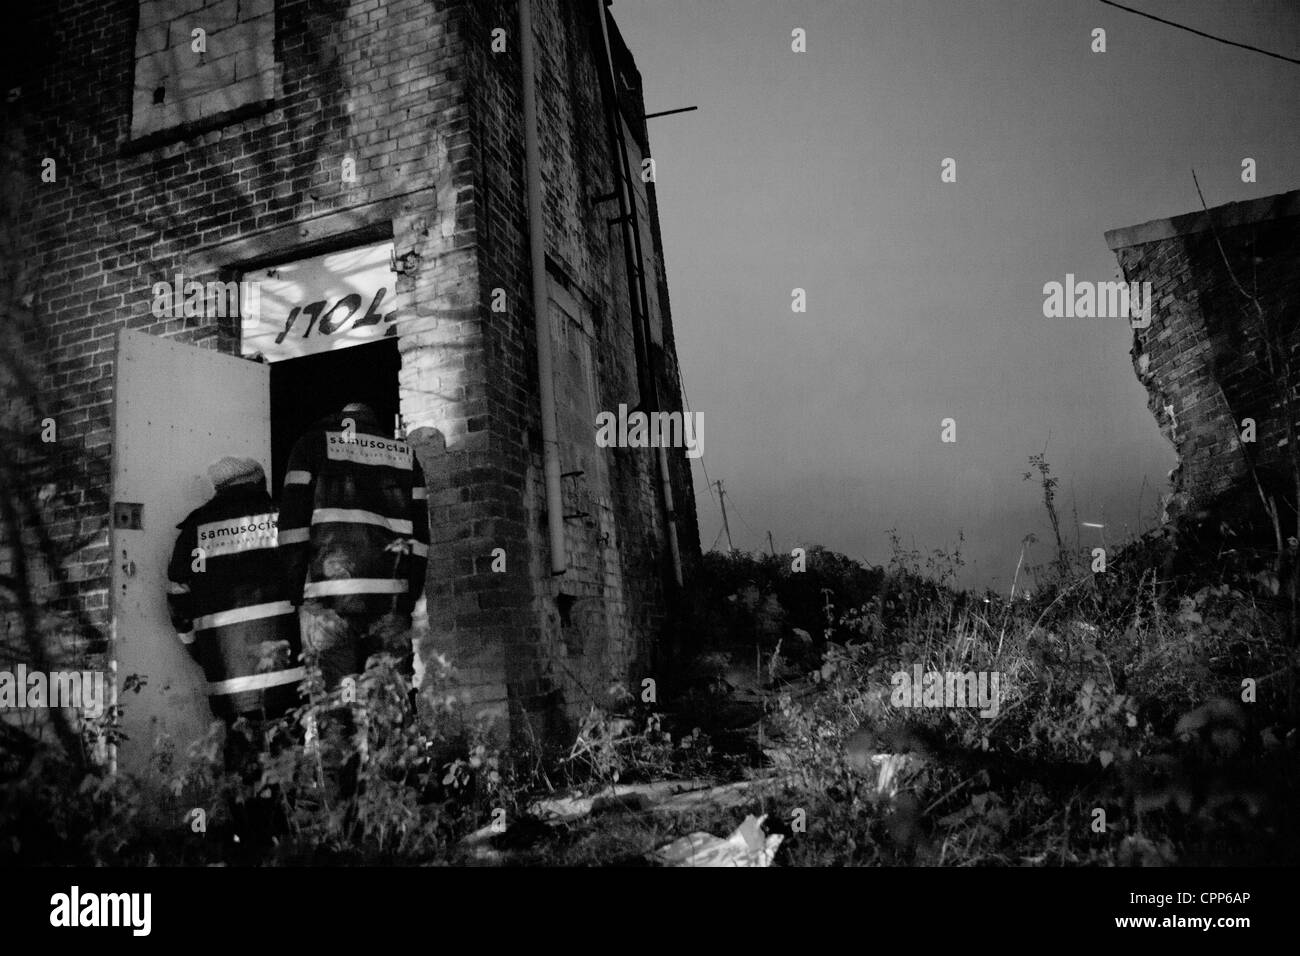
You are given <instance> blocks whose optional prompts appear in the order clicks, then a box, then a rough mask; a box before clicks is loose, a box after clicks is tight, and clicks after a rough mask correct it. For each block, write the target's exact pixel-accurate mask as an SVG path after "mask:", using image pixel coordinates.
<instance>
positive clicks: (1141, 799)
mask: <svg viewBox="0 0 1300 956" xmlns="http://www.w3.org/2000/svg"><path fill="white" fill-rule="evenodd" d="M1031 467H1032V468H1033V471H1032V472H1031V473H1030V477H1036V478H1037V480H1039V481H1040V482H1042V483H1043V487H1044V497H1045V502H1046V503H1047V504H1049V505H1050V504H1051V502H1052V496H1051V490H1052V486H1051V485H1049V484H1048V482H1052V481H1054V480H1053V479H1052V478H1051V474H1050V469H1049V468H1048V466H1047V463H1046V461H1045V460H1044V459H1042V458H1041V456H1039V457H1037V460H1036V461H1035V460H1031ZM1050 511H1051V509H1050V508H1049V513H1050ZM1215 534H1216V535H1217V538H1216V539H1215V540H1216V541H1217V543H1216V544H1215V545H1214V547H1213V548H1209V547H1206V541H1207V539H1206V538H1205V532H1204V529H1203V528H1201V527H1200V526H1199V525H1191V524H1183V525H1178V526H1171V527H1168V528H1165V529H1163V530H1161V531H1158V532H1155V533H1152V534H1149V535H1146V536H1144V537H1142V538H1140V539H1138V540H1135V541H1133V542H1131V543H1130V544H1128V545H1127V546H1125V547H1123V548H1121V549H1119V550H1117V551H1116V552H1115V553H1113V554H1110V555H1108V556H1107V559H1106V563H1105V570H1104V571H1096V570H1094V569H1095V568H1096V567H1097V563H1096V559H1095V556H1094V555H1092V554H1091V553H1085V552H1082V551H1081V552H1078V553H1075V552H1072V551H1070V550H1068V549H1067V547H1066V545H1065V544H1064V542H1063V541H1062V539H1061V538H1060V536H1057V537H1056V543H1057V548H1056V552H1055V554H1053V555H1052V556H1051V558H1050V559H1049V560H1048V561H1046V562H1045V563H1044V564H1042V565H1041V566H1037V567H1032V566H1031V567H1028V568H1025V569H1023V572H1019V571H1018V578H1019V583H1020V589H1019V591H1017V592H1014V596H1013V595H1012V594H994V593H991V592H990V593H983V594H978V593H973V592H969V591H961V590H958V589H957V588H956V587H955V585H954V582H955V581H956V579H957V574H958V571H959V569H960V566H961V556H960V553H959V552H958V553H955V554H944V553H930V554H923V553H919V552H917V551H915V550H909V549H906V548H904V547H903V546H902V544H901V542H900V541H899V540H898V538H897V537H895V538H894V540H893V554H892V557H891V560H890V561H889V563H888V565H887V566H886V567H883V568H867V567H864V566H862V565H860V564H858V563H857V562H855V561H852V560H850V559H848V558H845V557H844V556H842V555H838V554H835V553H833V552H830V551H826V550H825V549H821V548H813V549H810V550H809V552H808V553H807V555H806V556H805V559H804V561H802V562H800V561H797V560H796V561H791V560H790V559H787V558H781V559H778V558H775V557H771V556H762V555H738V554H718V553H711V554H709V555H706V556H705V560H704V563H703V568H702V570H701V573H700V574H699V576H698V578H697V580H696V581H695V583H694V593H693V596H692V600H693V604H694V607H695V609H696V610H695V613H694V619H695V622H696V626H695V630H694V633H693V634H692V635H690V637H691V642H690V643H692V644H693V645H694V646H695V647H696V648H697V649H698V652H697V653H696V654H695V655H694V656H693V657H692V658H691V659H690V660H689V661H688V662H687V663H686V664H685V665H684V666H683V667H681V668H680V669H679V670H678V672H676V673H674V674H671V675H664V680H663V681H662V686H661V690H660V694H659V695H658V697H657V698H656V699H644V695H635V694H633V693H629V692H627V691H626V690H622V691H621V692H620V693H618V694H616V695H615V696H614V697H613V698H612V700H613V702H612V703H606V705H605V706H596V705H593V706H592V707H591V709H590V711H589V713H588V715H587V717H586V719H585V720H584V721H582V722H581V724H580V726H578V727H577V728H576V729H575V733H574V736H573V740H572V743H571V745H570V746H569V747H568V749H567V750H564V751H562V752H560V753H558V754H555V755H551V756H546V757H544V756H541V755H540V754H538V753H529V752H512V753H509V754H507V753H503V752H501V751H498V750H497V749H494V748H495V746H496V741H498V740H499V738H495V737H492V736H491V735H490V731H491V728H490V727H483V726H478V727H476V726H473V725H471V724H470V723H468V722H467V721H466V719H465V717H464V715H463V714H462V713H460V712H459V708H458V707H457V706H456V705H455V703H454V698H453V695H452V694H451V693H450V691H449V688H450V686H451V683H450V681H451V677H452V674H451V671H450V669H449V668H448V667H447V666H446V663H445V662H442V661H439V660H436V659H435V660H432V661H430V662H428V672H427V674H426V680H425V682H424V685H423V687H422V690H421V693H420V695H419V699H418V701H417V702H416V706H414V707H413V706H412V703H411V701H410V700H409V699H408V698H407V696H406V694H405V692H404V689H403V688H402V686H401V685H400V679H399V678H398V677H397V676H396V675H395V673H394V672H393V671H392V670H391V661H389V660H387V659H386V658H376V659H374V660H372V662H371V667H370V669H369V670H368V671H367V672H366V674H365V675H364V676H363V677H362V679H361V680H360V681H358V683H357V685H356V690H355V696H356V702H355V703H346V702H345V699H344V698H343V697H341V696H340V695H341V694H342V691H335V692H334V694H333V695H324V694H321V693H319V688H316V691H317V693H316V695H315V696H316V703H314V704H304V705H303V707H302V708H300V709H299V711H298V712H296V713H295V714H294V715H292V717H291V718H290V719H288V720H286V721H285V723H284V727H283V729H282V731H281V733H280V735H279V740H280V745H279V746H277V747H276V748H274V749H273V752H272V753H270V754H267V755H264V756H263V758H262V764H261V767H260V771H258V772H256V773H253V774H249V775H246V776H245V777H236V776H232V775H229V774H226V773H224V771H223V769H222V768H223V759H222V753H223V748H222V741H221V738H222V727H221V725H219V724H218V725H216V726H215V727H214V730H213V733H212V734H211V735H210V736H209V737H208V738H207V739H206V740H204V741H201V742H199V743H198V744H196V745H195V746H194V747H193V748H192V750H191V752H190V753H189V754H186V755H178V754H174V753H165V752H164V753H159V754H158V755H157V756H158V769H159V771H160V774H161V776H160V778H159V779H160V780H161V784H160V785H146V784H144V783H141V782H140V781H138V780H135V779H133V778H131V777H128V776H125V775H119V776H116V777H113V776H107V775H104V774H103V773H102V772H101V771H100V770H98V769H95V768H94V767H93V766H92V767H90V768H82V767H81V766H79V765H78V763H77V761H75V760H70V759H67V758H66V757H63V756H61V753H60V750H59V748H58V747H57V746H55V745H54V742H51V743H50V744H49V745H42V746H40V747H37V748H35V749H34V750H31V751H30V752H21V753H20V752H17V751H12V750H11V751H10V752H9V753H8V754H7V755H6V758H5V763H4V765H3V767H2V768H0V769H2V771H3V773H4V775H5V781H4V787H3V791H2V796H0V800H2V801H3V803H2V804H0V855H3V856H5V857H8V858H9V859H12V860H17V861H21V862H42V863H48V862H74V861H76V862H93V863H101V864H116V863H136V862H139V863H158V864H171V863H204V862H227V863H259V864H293V863H329V862H347V863H381V862H383V863H417V864H418V863H463V862H471V861H473V860H474V859H476V858H477V857H476V856H475V854H474V853H472V852H471V851H470V850H469V849H468V848H467V847H468V845H467V844H466V842H465V841H464V838H465V837H467V836H468V835H470V834H471V833H473V832H474V831H479V836H480V837H484V836H485V835H486V845H488V846H490V847H491V848H492V853H493V854H494V856H493V858H494V859H497V860H502V861H505V862H513V863H521V864H570V865H574V864H576V865H599V864H606V865H608V864H622V865H629V864H641V863H645V861H646V854H648V853H649V852H650V851H652V850H654V849H655V848H656V847H659V846H662V845H664V844H666V843H668V842H670V841H671V840H673V839H675V838H676V837H678V836H681V835H682V834H684V833H687V832H690V831H692V830H707V831H709V832H713V833H715V834H718V835H720V836H722V835H726V834H727V833H728V832H730V831H731V830H732V829H734V828H735V826H736V825H737V824H739V823H740V821H741V820H742V819H743V818H744V816H745V815H746V814H747V813H755V814H767V823H766V825H767V827H768V828H769V830H777V831H780V832H782V833H784V834H785V842H784V843H783V845H782V848H781V850H780V851H779V852H778V855H777V862H778V863H784V864H793V865H845V864H849V865H876V864H916V865H990V864H994V865H1035V866H1056V865H1139V864H1168V863H1188V864H1191V863H1209V864H1215V863H1245V864H1252V863H1256V864H1258V863H1294V862H1296V860H1297V857H1298V856H1300V854H1297V852H1296V851H1297V847H1298V846H1300V840H1298V837H1300V833H1297V828H1296V822H1295V810H1294V807H1295V806H1296V805H1297V801H1296V796H1297V792H1298V790H1300V774H1298V773H1297V770H1298V767H1297V758H1298V756H1300V754H1298V751H1297V733H1296V730H1295V727H1296V721H1295V715H1294V713H1293V712H1292V711H1291V710H1290V708H1289V700H1288V694H1287V687H1288V685H1289V682H1290V676H1291V672H1292V670H1293V668H1294V666H1295V656H1294V649H1293V648H1292V647H1291V645H1290V644H1289V642H1288V640H1287V632H1288V625H1289V608H1288V606H1287V603H1288V601H1289V597H1288V595H1286V594H1285V593H1284V592H1283V590H1282V589H1281V588H1280V587H1279V581H1278V578H1277V573H1276V561H1275V556H1274V555H1272V554H1271V553H1270V552H1269V551H1268V549H1267V547H1259V548H1255V547H1252V546H1250V541H1251V540H1253V539H1251V538H1250V536H1249V535H1248V534H1246V532H1245V531H1244V530H1243V531H1242V533H1241V534H1240V535H1238V534H1235V533H1233V532H1232V529H1231V528H1226V529H1225V528H1224V527H1223V526H1222V525H1220V526H1219V527H1218V528H1217V529H1216V531H1215ZM792 565H793V566H792ZM917 668H919V669H920V671H921V672H923V673H924V672H932V671H933V672H939V673H954V674H967V673H970V674H972V675H977V674H981V673H983V674H985V675H994V674H996V675H997V677H998V682H999V689H1000V691H1001V694H1000V699H999V700H998V702H997V707H996V711H995V712H994V713H986V714H985V715H984V716H981V714H980V713H979V708H978V707H976V706H944V707H938V706H920V707H901V706H899V699H898V697H897V688H896V684H897V677H896V675H899V674H903V673H906V674H909V675H911V674H913V673H915V670H916V669H917ZM966 703H969V704H973V701H968V702H966ZM123 706H127V707H129V706H130V695H129V694H127V695H126V698H125V700H124V704H123ZM341 706H348V707H353V708H354V709H355V710H356V713H357V715H358V722H357V728H358V729H357V732H356V734H355V735H354V737H353V738H351V739H347V740H339V739H337V738H335V737H332V736H331V735H328V734H325V733H322V732H320V730H319V726H318V724H319V721H320V720H323V719H324V717H325V714H326V712H327V711H329V710H330V709H331V708H337V707H341ZM119 717H120V714H113V713H110V714H109V715H107V716H106V718H105V722H104V723H103V725H102V726H98V727H95V728H88V730H89V731H90V732H95V733H102V732H105V731H107V732H108V733H109V734H112V733H114V732H116V730H115V726H116V722H117V719H118V718H119ZM313 725H317V731H316V733H314V734H312V735H308V736H309V738H310V739H309V740H308V741H306V742H305V741H304V734H303V728H305V727H308V726H313ZM237 729H238V728H237ZM758 778H768V782H767V784H766V785H765V786H764V787H763V788H761V789H760V790H755V791H754V793H753V795H752V796H748V797H745V798H744V799H742V800H740V801H739V802H737V801H732V802H730V803H728V804H727V805H721V804H710V803H709V802H708V801H704V802H701V803H699V804H697V805H693V806H692V807H691V808H690V809H688V810H684V811H680V812H677V813H675V814H665V813H663V812H657V811H656V809H655V808H654V807H653V806H651V805H649V804H648V803H646V802H645V801H643V800H639V799H633V797H636V795H637V791H636V789H635V787H633V788H631V791H632V792H629V786H628V785H635V784H649V783H651V782H653V781H677V782H679V783H680V785H681V786H683V787H687V786H701V785H704V784H726V783H729V782H733V781H742V780H754V779H758ZM354 779H355V782H353V781H354ZM646 792H649V790H648V789H647V790H646ZM582 794H586V795H589V796H593V797H596V798H598V800H597V802H596V803H595V804H594V805H592V807H591V809H592V810H593V812H590V813H586V814H585V815H584V814H579V815H577V816H574V817H573V818H566V819H564V820H562V821H559V822H557V821H555V820H551V821H549V822H547V821H546V819H545V817H546V814H545V813H542V812H539V810H538V806H539V805H538V801H539V800H542V799H545V798H557V797H563V796H566V795H582ZM200 811H201V813H200ZM200 820H201V821H202V826H200V825H199V821H200ZM494 825H495V826H494ZM498 831H499V832H498ZM236 834H239V835H240V838H239V840H238V841H236V839H235V836H236ZM480 842H481V841H480Z"/></svg>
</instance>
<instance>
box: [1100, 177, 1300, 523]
mask: <svg viewBox="0 0 1300 956" xmlns="http://www.w3.org/2000/svg"><path fill="white" fill-rule="evenodd" d="M1106 238H1107V241H1108V242H1109V243H1110V246H1111V248H1112V249H1113V250H1114V251H1115V253H1116V255H1117V257H1118V259H1119V264H1120V268H1121V269H1122V270H1123V273H1124V277H1125V278H1126V279H1128V280H1129V281H1133V282H1141V281H1149V282H1150V283H1151V289H1152V300H1153V302H1152V309H1151V322H1150V325H1149V326H1148V327H1146V328H1141V329H1135V330H1134V333H1133V350H1132V356H1133V365H1134V369H1135V370H1136V371H1137V374H1138V377H1139V379H1140V380H1141V381H1142V383H1143V385H1145V386H1146V388H1147V390H1148V392H1149V395H1150V398H1149V404H1150V407H1151V411H1152V413H1153V414H1154V415H1155V416H1156V419H1157V420H1158V421H1159V423H1160V427H1161V430H1162V432H1163V433H1164V434H1165V436H1166V437H1167V438H1169V440H1170V441H1171V442H1172V443H1173V445H1174V448H1175V449H1176V451H1177V452H1178V459H1179V465H1178V467H1177V468H1176V469H1175V474H1174V499H1173V501H1172V502H1171V505H1172V507H1171V508H1170V512H1171V514H1177V513H1187V512H1196V511H1200V510H1203V509H1207V508H1210V507H1212V506H1215V505H1216V504H1227V503H1229V502H1228V501H1227V500H1225V499H1226V498H1228V499H1232V502H1233V503H1235V504H1238V505H1242V504H1250V502H1251V501H1252V500H1253V501H1254V502H1258V500H1259V499H1258V494H1259V490H1258V488H1257V487H1256V478H1258V479H1259V484H1260V485H1261V486H1263V488H1264V489H1265V492H1266V494H1269V495H1272V496H1274V497H1276V499H1277V500H1278V501H1282V500H1289V499H1292V498H1294V492H1293V491H1292V490H1291V489H1290V488H1289V485H1290V481H1291V479H1290V478H1289V473H1290V467H1291V466H1290V454H1291V452H1290V449H1289V447H1288V441H1287V428H1286V416H1285V414H1284V413H1283V396H1284V394H1285V393H1284V390H1283V389H1282V387H1281V384H1280V378H1279V376H1278V375H1276V374H1275V373H1274V372H1273V371H1272V370H1270V364H1269V358H1268V355H1267V350H1266V347H1265V337H1264V334H1263V330H1264V328H1265V326H1264V325H1263V324H1262V323H1264V322H1268V323H1272V324H1273V327H1275V328H1276V329H1277V331H1278V335H1277V337H1276V340H1277V341H1278V342H1279V343H1280V344H1281V346H1282V348H1284V349H1285V350H1288V351H1290V352H1291V353H1292V355H1293V356H1295V357H1294V358H1293V362H1296V363H1297V370H1298V372H1300V354H1297V350H1298V349H1300V330H1297V322H1296V319H1297V316H1298V315H1300V191H1296V192H1290V193H1284V194H1282V195H1278V196H1270V197H1267V198H1264V199H1259V200H1254V201H1251V202H1242V203H1232V204H1228V205H1225V206H1219V207H1217V208H1214V209H1211V210H1210V211H1209V214H1208V216H1207V214H1206V213H1205V212H1204V211H1201V212H1196V213H1191V214H1188V215H1185V216H1179V217H1177V218H1174V219H1169V220H1158V221H1155V222H1150V223H1145V224H1143V225H1140V226H1134V227H1131V228H1127V229H1117V230H1114V231H1112V232H1109V233H1107V237H1106ZM1225 256H1226V263H1225ZM1234 276H1235V279H1234ZM1239 286H1240V287H1239ZM1256 303H1258V309H1257V307H1256ZM1260 310H1262V314H1263V319H1261V312H1260ZM1278 368H1280V365H1279V366H1278ZM1298 385H1300V383H1295V382H1293V383H1292V392H1293V396H1295V391H1296V388H1297V386H1298ZM1295 407H1297V408H1300V400H1297V402H1296V405H1295ZM1247 419H1251V420H1253V421H1254V422H1255V441H1254V442H1249V441H1247V442H1243V441H1242V436H1243V434H1246V435H1249V432H1248V430H1247V426H1245V425H1244V423H1245V422H1246V420H1247Z"/></svg>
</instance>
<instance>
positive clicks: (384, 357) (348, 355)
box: [271, 337, 402, 501]
mask: <svg viewBox="0 0 1300 956" xmlns="http://www.w3.org/2000/svg"><path fill="white" fill-rule="evenodd" d="M401 367H402V357H401V355H400V354H399V353H398V351H397V339H396V338H395V337H394V338H385V339H381V340H380V341H378V342H367V343H366V344H365V345H354V346H352V347H350V348H345V349H335V350H334V351H331V352H318V353H317V354H315V355H305V356H303V357H302V358H296V359H287V360H285V361H283V362H274V363H272V365H271V494H272V496H273V497H274V498H275V499H276V500H277V501H279V499H280V489H281V488H282V487H283V485H284V473H285V471H286V470H287V467H286V466H287V464H288V461H289V452H291V451H292V450H293V445H294V442H296V441H297V440H298V438H299V437H300V436H301V435H302V433H303V432H305V431H306V430H307V429H308V428H310V427H311V426H312V425H313V424H315V423H316V422H317V421H318V420H319V419H321V418H323V417H324V416H326V415H333V414H335V413H336V412H338V411H339V410H340V409H342V408H343V406H344V405H346V404H348V403H349V402H365V403H366V404H367V405H369V406H370V407H371V408H373V409H374V410H375V413H376V414H377V415H378V416H379V421H380V422H381V423H383V424H384V426H385V429H384V430H385V434H389V435H392V434H395V432H396V427H397V413H398V410H399V405H398V397H397V373H398V370H399V369H401Z"/></svg>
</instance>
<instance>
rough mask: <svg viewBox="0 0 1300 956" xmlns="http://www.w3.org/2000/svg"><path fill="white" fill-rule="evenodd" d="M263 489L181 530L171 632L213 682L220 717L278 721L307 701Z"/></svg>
mask: <svg viewBox="0 0 1300 956" xmlns="http://www.w3.org/2000/svg"><path fill="white" fill-rule="evenodd" d="M276 523H277V516H276V512H275V506H274V505H273V504H272V502H271V497H270V495H268V494H267V492H266V485H265V483H264V482H262V483H257V484H239V485H234V486H231V487H229V488H224V489H222V490H220V491H218V492H217V495H216V497H214V498H213V499H212V500H211V501H209V502H208V503H207V504H206V505H204V506H203V507H201V508H199V509H197V510H195V511H194V512H192V513H191V514H190V515H189V517H187V518H186V519H185V520H184V521H182V522H181V523H180V524H179V525H177V527H178V528H179V529H180V536H179V537H178V538H177V539H176V547H175V548H174V550H173V551H172V559H171V563H170V564H169V565H168V567H167V578H168V588H167V604H168V609H169V610H170V612H171V619H172V624H173V626H174V627H175V628H176V631H177V633H178V635H179V636H180V639H181V640H182V641H183V642H184V643H185V644H186V646H187V647H188V648H189V651H190V654H191V655H192V656H193V657H194V659H195V660H196V661H198V663H199V665H200V666H201V667H202V668H203V673H204V675H205V676H206V677H207V680H208V688H207V690H208V700H209V703H210V704H211V706H212V711H213V713H214V714H216V715H217V716H218V717H222V718H226V719H233V718H234V717H236V716H238V715H239V714H243V713H249V712H257V713H258V714H259V715H262V716H266V717H267V718H271V719H274V718H275V717H279V716H281V715H282V714H283V713H284V712H285V711H286V710H289V709H291V708H293V707H296V706H297V705H298V703H299V700H298V693H297V685H298V683H299V682H300V681H301V680H302V678H303V668H302V666H301V664H300V656H299V654H300V651H301V643H300V640H299V636H298V618H297V614H296V612H295V611H294V608H293V605H292V604H291V603H290V602H289V599H288V598H289V592H288V586H287V582H286V580H285V575H284V566H283V564H282V557H281V555H280V553H279V551H278V549H277V547H276Z"/></svg>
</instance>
